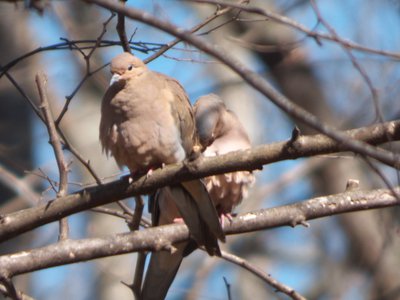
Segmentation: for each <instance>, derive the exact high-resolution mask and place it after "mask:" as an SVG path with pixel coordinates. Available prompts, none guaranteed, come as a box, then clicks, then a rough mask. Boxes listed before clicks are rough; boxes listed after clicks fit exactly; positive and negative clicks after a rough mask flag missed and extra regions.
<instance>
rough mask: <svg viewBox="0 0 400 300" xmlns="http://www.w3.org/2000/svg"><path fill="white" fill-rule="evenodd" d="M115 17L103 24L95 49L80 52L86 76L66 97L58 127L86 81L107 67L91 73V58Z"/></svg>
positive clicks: (57, 121)
mask: <svg viewBox="0 0 400 300" xmlns="http://www.w3.org/2000/svg"><path fill="white" fill-rule="evenodd" d="M114 16H115V14H114V13H112V14H111V16H110V17H109V18H108V19H107V20H106V21H105V22H104V23H103V29H102V31H101V33H100V35H99V36H98V37H97V39H96V43H95V45H94V47H93V48H92V49H91V50H90V52H89V53H88V54H87V55H86V54H85V52H83V51H82V50H80V53H81V54H82V55H83V58H84V59H85V62H86V74H85V76H84V77H83V79H82V80H81V81H80V82H79V83H78V86H77V87H76V88H75V90H74V91H73V92H72V94H71V95H69V96H66V97H65V100H66V101H65V104H64V107H63V108H62V110H61V112H60V115H59V116H58V118H57V119H56V122H55V123H56V126H57V127H59V125H60V122H61V120H62V118H63V117H64V115H65V113H66V112H67V111H68V107H69V104H70V103H71V100H72V98H73V97H74V95H75V94H76V93H77V92H78V90H79V89H80V88H81V86H82V85H83V83H84V82H85V81H86V79H88V78H89V77H90V76H92V75H93V74H94V73H96V72H98V71H100V70H102V69H103V68H104V67H105V66H107V64H106V65H103V66H101V67H99V68H97V70H96V71H94V72H91V71H90V58H91V57H92V55H93V53H94V52H95V51H96V49H97V48H98V47H99V45H100V43H101V39H102V38H103V36H104V35H105V34H106V32H107V25H108V24H109V23H110V22H111V20H112V19H113V18H114ZM75 47H76V48H77V49H79V47H78V46H76V45H75Z"/></svg>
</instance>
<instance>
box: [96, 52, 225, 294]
mask: <svg viewBox="0 0 400 300" xmlns="http://www.w3.org/2000/svg"><path fill="white" fill-rule="evenodd" d="M111 72H112V73H113V76H112V79H111V82H110V87H109V88H108V90H107V91H106V93H105V95H104V97H103V101H102V106H101V121H100V141H101V144H102V147H103V150H104V151H105V152H106V154H107V155H108V154H111V155H112V156H114V158H115V160H116V162H117V164H118V165H119V166H120V167H122V166H127V167H128V168H129V170H130V171H131V173H132V174H142V173H143V174H144V173H148V172H149V171H150V170H152V169H155V168H158V167H162V166H163V165H164V164H172V163H177V162H181V161H184V160H186V159H192V158H195V157H196V156H198V155H199V154H198V150H196V149H198V148H200V145H199V142H198V136H197V132H196V127H195V120H194V115H193V111H192V106H191V105H190V102H189V99H188V96H187V95H186V92H185V91H184V89H183V87H182V86H181V85H180V84H179V83H178V82H177V81H176V80H175V79H173V78H171V77H168V76H166V75H164V74H161V73H157V72H153V71H151V70H150V69H148V68H147V66H146V65H145V64H144V63H143V62H142V61H141V60H140V59H139V58H137V57H135V56H133V55H131V54H129V53H123V54H120V55H118V56H117V57H115V58H114V59H113V60H112V61H111ZM156 195H157V197H156V199H155V200H156V201H155V205H154V208H153V212H152V213H153V214H155V215H156V216H155V217H154V216H153V219H154V220H155V222H154V223H155V224H157V225H162V224H169V223H173V222H174V220H175V219H176V218H180V217H182V218H183V220H184V221H185V223H186V224H187V226H188V227H189V231H190V234H191V237H192V238H193V239H194V240H195V241H196V243H197V244H198V245H199V246H203V245H204V247H205V248H206V250H207V252H208V253H209V254H210V255H220V250H219V246H218V242H217V239H220V240H222V241H224V240H225V235H224V232H223V230H222V227H221V224H220V222H219V219H218V215H217V212H216V210H215V207H214V205H213V203H212V201H211V199H210V197H209V195H208V193H207V190H206V188H205V186H204V184H203V183H202V182H201V181H200V180H192V181H187V182H182V183H181V184H178V185H174V186H171V187H165V188H162V189H161V190H160V191H158V192H157V194H156ZM192 243H193V242H186V243H184V244H183V246H182V247H181V248H179V247H178V249H180V250H178V251H176V252H175V253H174V254H171V253H169V252H166V251H160V252H155V253H153V254H152V257H151V260H150V265H149V266H150V267H149V268H148V271H147V274H146V279H145V283H144V287H143V299H162V298H163V297H164V296H165V295H164V296H157V290H158V289H157V288H156V289H155V287H157V286H166V291H168V287H169V285H170V283H171V282H172V280H173V278H174V276H175V273H176V271H177V270H178V268H179V265H180V262H181V260H182V257H183V255H184V254H185V253H184V252H185V251H186V248H187V247H189V246H190V245H192ZM189 248H190V247H189ZM193 249H195V247H193ZM179 251H180V252H179ZM189 252H190V251H189ZM177 253H178V254H179V253H181V255H180V257H179V255H178V258H177V259H175V257H177V255H176V254H177ZM164 265H165V266H166V267H165V268H163V266H164ZM152 266H153V267H154V268H153V269H152V268H151V267H152ZM158 266H159V267H158ZM160 268H161V269H160ZM160 270H161V271H162V272H164V271H165V270H169V273H168V274H169V275H170V276H169V278H163V276H161V277H160V276H158V277H157V276H154V274H157V273H158V272H159V271H160ZM165 277H167V276H165ZM159 280H161V281H163V282H159ZM164 282H166V283H164ZM166 291H165V289H164V290H163V291H162V293H161V295H162V294H166ZM158 294H160V293H158ZM157 297H158V298H157Z"/></svg>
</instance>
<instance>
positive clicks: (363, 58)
mask: <svg viewBox="0 0 400 300" xmlns="http://www.w3.org/2000/svg"><path fill="white" fill-rule="evenodd" d="M38 3H40V4H43V3H45V4H46V5H45V6H44V10H43V12H41V13H40V12H39V11H38V10H36V9H29V8H28V7H27V5H28V4H29V1H17V2H16V3H8V2H4V1H1V2H0V65H1V66H5V65H7V64H9V63H10V62H12V61H14V60H17V61H16V64H15V65H13V67H12V68H10V69H9V74H10V75H11V76H12V77H13V78H14V79H15V80H16V82H17V83H18V84H19V86H20V87H21V88H22V89H23V91H24V92H25V93H26V95H28V96H29V97H30V98H31V99H32V100H33V101H34V102H35V103H38V92H37V89H36V86H35V81H34V77H35V74H36V73H37V72H38V71H40V70H42V71H44V72H45V73H46V74H47V76H48V89H49V99H50V101H51V105H52V109H53V112H54V115H55V116H58V114H59V113H60V111H61V110H62V107H63V105H64V103H65V101H66V98H68V97H71V96H72V100H71V103H70V106H69V109H68V111H67V113H66V114H65V116H64V118H63V119H62V122H61V128H62V129H63V131H64V133H65V134H66V136H67V137H68V139H69V141H70V143H71V144H72V145H73V146H74V147H75V148H76V149H77V150H78V151H79V153H81V155H82V156H83V157H85V158H86V159H90V162H91V165H92V167H93V168H94V170H95V171H96V173H97V174H98V175H99V176H100V177H101V178H102V179H104V180H105V181H109V180H115V179H118V178H119V177H120V176H121V175H122V174H126V173H127V172H126V170H123V171H121V170H119V169H118V168H117V167H116V165H115V163H114V161H113V159H107V158H106V156H105V155H103V154H102V153H101V148H100V145H99V141H98V126H99V120H100V103H101V99H102V96H103V94H104V92H105V90H106V88H107V86H108V82H109V79H110V72H109V69H108V68H107V67H105V68H103V69H101V70H100V71H99V72H96V73H95V74H93V75H92V76H90V77H89V78H88V79H87V80H85V81H84V83H83V84H82V86H80V88H79V89H78V87H79V84H80V82H81V81H82V79H83V78H84V77H85V76H86V74H87V69H86V68H87V65H86V61H85V59H84V57H83V56H82V54H81V52H80V51H79V50H78V49H76V47H75V49H74V45H78V46H80V47H83V44H70V45H72V46H71V47H69V46H68V44H67V43H66V41H82V40H84V41H89V43H88V44H85V45H89V46H93V45H94V42H95V40H96V39H97V37H98V36H99V35H100V34H101V32H102V30H103V23H104V22H105V21H107V19H109V18H110V16H111V13H110V12H108V11H106V10H104V9H100V8H98V7H96V6H95V5H87V4H85V3H83V2H81V1H39V2H38ZM38 3H36V4H38ZM250 4H251V5H252V6H258V7H262V8H264V9H268V10H271V11H274V12H276V13H279V14H282V15H284V16H287V17H289V18H292V19H293V20H295V21H296V22H299V23H301V24H303V25H304V26H307V27H308V28H310V29H315V30H317V31H319V32H328V31H327V29H326V28H325V27H324V26H323V25H322V24H320V23H319V22H318V20H317V18H316V14H315V11H314V10H313V9H312V6H311V5H310V2H309V1H302V0H292V1H289V0H288V1H261V0H260V1H255V0H253V1H250ZM127 5H129V6H133V7H135V8H139V9H142V10H144V11H147V12H149V13H151V14H152V15H155V16H157V17H159V18H161V19H164V20H168V21H170V22H172V23H174V24H176V25H178V26H180V27H183V28H186V29H188V28H191V27H193V26H194V25H196V24H198V23H200V22H202V21H203V20H204V19H206V18H207V17H208V16H210V15H212V14H213V13H214V12H215V7H214V6H212V5H205V4H196V3H193V2H185V1H174V0H168V1H161V0H152V1H146V0H129V1H128V2H127ZM317 5H318V7H319V9H320V11H321V15H322V17H323V18H324V20H325V21H326V22H328V23H329V24H330V26H332V27H333V28H334V29H335V30H336V32H337V34H338V35H339V36H340V37H341V38H343V39H345V40H351V41H353V42H356V43H359V44H362V45H365V46H368V47H369V48H374V49H378V50H388V51H393V52H398V51H399V49H400V32H399V31H400V2H399V1H395V0H384V1H382V0H379V1H378V0H371V1H361V0H350V1H344V0H339V1H323V0H321V1H317ZM116 19H117V18H116V17H114V18H113V19H112V20H111V21H110V23H108V24H107V26H106V29H107V32H106V33H105V35H104V36H103V40H104V41H108V42H109V43H104V44H102V45H107V47H106V46H104V47H99V48H97V49H96V50H95V51H94V53H93V55H92V56H91V57H90V70H91V71H93V70H96V69H97V68H99V67H101V66H103V65H105V64H107V63H109V61H110V59H111V58H112V57H113V56H115V55H116V54H118V53H120V52H121V51H122V48H121V46H119V45H116V44H118V43H112V42H118V41H119V39H118V35H117V32H116V30H115V25H116ZM126 30H127V35H128V38H129V37H131V36H132V44H131V45H132V47H134V48H133V52H134V54H135V55H137V56H139V57H141V58H143V59H144V58H146V57H149V56H150V55H151V54H153V53H154V51H156V50H158V49H159V48H160V47H161V46H162V45H163V44H164V43H168V42H169V41H171V40H173V39H174V38H173V37H172V36H169V35H167V34H164V33H163V32H161V31H159V30H157V29H153V28H151V27H149V26H146V25H144V24H141V23H138V22H134V21H131V20H126ZM199 33H200V34H202V37H203V38H204V39H206V40H208V41H210V42H212V43H214V44H217V45H218V46H220V47H221V48H224V49H225V50H226V51H228V52H229V54H230V55H232V56H234V57H236V58H237V59H239V60H240V61H241V62H242V63H245V64H246V65H247V66H248V67H250V68H251V69H252V70H254V71H256V72H258V73H259V74H260V76H263V77H265V78H267V79H268V80H269V81H270V82H272V83H273V85H274V86H275V87H276V88H278V89H279V90H280V91H281V92H282V93H284V94H285V95H287V96H288V97H289V98H290V99H291V100H292V101H293V102H295V103H297V104H298V105H300V106H302V107H304V108H305V109H307V110H309V111H310V112H312V113H313V114H315V115H317V116H318V117H319V118H320V119H322V120H324V121H325V122H326V123H327V124H330V125H331V126H335V127H336V128H339V129H348V128H354V127H360V126H365V125H370V124H372V123H374V122H376V121H377V109H376V105H375V104H374V101H373V94H372V93H371V89H370V88H369V87H368V85H367V84H366V80H365V79H364V78H363V76H361V74H360V72H359V71H358V70H357V68H356V67H355V66H354V65H353V63H352V61H351V60H350V59H349V56H348V53H347V52H346V51H345V50H344V49H343V48H342V47H341V46H340V45H338V44H337V43H334V42H328V41H325V40H320V43H317V41H316V40H315V39H313V38H311V37H309V36H307V35H305V34H304V33H301V32H299V31H296V30H294V29H292V28H289V27H288V26H287V25H280V24H277V23H276V22H274V21H272V20H267V19H266V18H265V17H262V16H256V15H251V14H248V13H244V12H241V13H239V12H238V11H236V10H233V11H232V12H230V13H228V14H226V15H224V16H221V17H219V18H217V19H216V20H214V21H213V22H212V23H210V24H209V25H207V26H206V27H204V28H203V29H201V30H200V31H199ZM90 41H91V42H90ZM113 44H114V45H113ZM54 45H57V46H54ZM60 45H61V46H60ZM62 45H64V46H63V47H62ZM52 46H54V47H52ZM40 47H42V49H40V51H39V50H38V51H37V53H35V54H34V55H30V56H28V57H26V58H23V59H19V58H21V57H22V56H23V55H25V54H26V53H29V52H30V51H33V50H35V49H39V48H40ZM44 47H49V49H48V50H47V51H44V50H45V49H43V48H44ZM60 48H62V49H60ZM84 51H85V52H86V53H88V52H89V51H90V49H86V50H84ZM350 51H351V50H350ZM352 53H353V55H354V57H355V59H356V61H357V63H358V64H359V66H361V68H362V69H363V70H364V71H365V74H367V76H368V78H369V79H370V80H371V82H372V85H373V89H374V92H375V93H376V95H377V97H378V102H379V107H380V110H381V117H382V119H383V120H385V121H387V120H394V119H399V117H400V105H399V103H400V102H399V101H400V99H399V95H400V84H399V83H400V68H399V62H398V61H396V60H395V59H393V58H389V57H386V56H384V55H372V54H368V53H365V52H357V51H352ZM149 67H150V68H151V69H153V70H156V71H159V72H162V73H165V74H168V75H170V76H172V77H175V78H177V79H178V80H179V81H180V82H181V83H182V85H183V86H184V87H185V89H186V91H187V92H188V94H189V96H190V99H191V101H192V102H194V101H195V100H196V99H197V98H198V97H199V96H201V95H204V94H207V93H210V92H214V93H217V94H219V95H221V97H222V98H223V99H224V100H225V102H226V103H227V105H228V107H230V108H231V109H232V110H234V111H235V112H236V113H237V114H238V116H239V118H240V119H241V121H242V122H243V124H244V125H245V127H246V129H247V131H248V133H249V134H250V136H251V139H252V142H253V144H254V145H259V144H265V143H270V142H274V141H282V140H287V139H288V138H290V136H291V132H292V130H293V128H294V126H296V125H297V126H298V127H299V128H300V129H301V131H302V133H304V134H312V133H314V132H313V131H312V130H310V129H309V128H307V127H306V126H304V125H303V124H302V123H301V122H298V121H296V120H293V119H291V118H290V117H289V116H287V115H285V114H284V113H282V112H281V111H280V110H279V109H278V108H276V107H275V106H274V105H272V104H271V102H270V101H269V100H268V99H266V98H265V97H263V96H261V95H260V94H259V93H258V92H256V91H255V90H253V89H252V88H251V87H249V86H248V85H247V84H246V83H244V82H243V80H242V79H241V78H239V77H238V76H237V75H235V74H233V73H232V72H231V71H230V70H229V69H228V68H227V67H225V66H224V65H223V64H221V63H220V62H217V61H215V60H214V59H213V58H212V57H209V56H207V55H206V54H204V53H201V52H199V51H198V50H196V49H194V48H192V47H190V46H189V45H186V44H184V43H180V44H178V45H177V46H176V47H175V48H174V49H172V50H170V51H168V52H166V53H165V55H163V56H161V57H159V58H157V59H156V60H154V61H152V62H151V63H150V64H149ZM48 139H49V138H48V136H47V131H46V128H45V126H44V124H43V123H42V122H41V121H40V120H39V118H38V117H37V116H36V115H35V114H34V113H33V110H32V108H31V107H30V106H29V104H28V102H27V101H26V99H24V97H22V96H21V94H20V93H19V92H18V91H17V89H16V88H15V87H14V86H13V85H12V84H11V83H10V81H9V80H8V79H7V77H6V76H2V77H0V213H1V214H6V213H9V212H12V211H16V210H19V209H23V208H27V207H30V206H34V205H35V204H36V203H42V202H45V201H48V200H50V199H52V198H54V197H55V193H54V191H52V188H51V184H50V183H49V181H57V180H58V171H57V165H56V161H55V158H54V155H53V150H52V148H51V147H50V145H49V143H48ZM66 155H67V160H68V162H69V163H70V169H71V171H70V173H69V181H70V184H69V192H73V191H76V190H79V189H81V188H83V187H85V186H88V185H93V184H95V181H94V179H93V177H91V176H90V174H89V173H88V172H87V170H86V169H85V168H84V167H83V166H82V165H81V164H80V163H79V161H78V160H77V159H76V158H75V157H73V156H72V155H71V154H70V153H69V152H66ZM377 167H378V168H379V169H380V170H381V172H382V174H384V176H385V177H386V179H387V180H388V181H390V182H391V184H393V185H397V184H398V177H397V173H396V172H395V170H394V169H390V168H388V167H383V166H380V165H377ZM256 177H257V183H256V185H255V186H254V187H253V188H252V189H251V191H250V193H249V196H248V197H247V199H245V200H244V201H243V203H242V204H241V205H240V206H239V207H238V208H237V209H236V212H239V213H241V212H246V211H251V210H257V209H259V208H267V207H273V206H279V205H284V204H288V203H293V202H296V201H301V200H305V199H308V198H310V197H315V196H319V195H328V194H334V193H340V192H343V191H344V190H345V186H346V182H347V180H348V179H358V180H359V181H360V186H361V188H365V189H372V188H382V187H383V188H384V187H386V185H385V184H384V183H383V182H382V180H381V178H380V177H379V176H378V175H377V174H376V173H375V172H374V171H372V170H371V168H370V167H369V166H368V165H366V163H365V161H363V160H361V159H359V158H358V157H356V156H354V155H352V154H340V155H324V156H318V157H313V158H308V159H298V160H296V161H285V162H280V163H275V164H272V165H267V166H265V167H264V170H263V171H259V172H257V173H256ZM16 182H17V183H18V184H16ZM126 203H127V204H128V205H130V206H131V207H133V205H134V202H133V200H132V199H128V200H126ZM110 207H115V206H113V205H111V206H110ZM146 214H147V209H146ZM399 220H400V219H399V209H398V208H389V209H382V210H373V211H367V212H360V213H351V214H345V215H341V216H337V217H330V218H323V219H320V220H315V221H312V222H310V225H311V226H310V227H309V228H304V227H301V226H298V227H296V228H279V229H273V230H266V231H261V232H255V233H250V234H242V235H238V236H229V237H228V241H227V243H226V245H223V248H224V249H225V250H227V251H229V252H232V253H234V254H236V255H239V256H241V257H243V258H245V259H247V260H248V261H249V262H251V263H253V264H254V265H256V266H258V267H259V268H261V269H262V270H263V271H264V272H265V273H268V274H271V276H272V277H274V278H276V279H277V280H279V281H281V282H282V283H284V284H287V285H289V286H291V287H292V288H294V289H295V290H296V291H298V292H300V293H301V294H302V295H304V296H305V297H307V298H308V299H321V300H326V299H400V251H399V249H400V248H399V246H400V231H399V230H400V229H399ZM69 221H70V227H71V237H72V238H85V237H94V236H104V235H109V234H114V233H118V232H126V231H128V228H127V226H126V224H125V222H124V221H123V220H122V219H118V218H116V217H112V216H108V215H104V214H99V213H95V212H84V213H80V214H77V215H74V216H72V217H69ZM57 234H58V224H56V223H54V224H49V225H46V226H43V227H41V228H40V229H38V230H34V231H32V232H29V233H26V234H23V235H21V236H19V237H17V238H14V239H12V240H10V241H8V242H6V243H3V244H2V245H1V248H0V252H1V254H4V253H11V252H15V251H20V250H25V249H30V248H33V247H41V246H45V245H48V244H50V243H54V242H56V240H57ZM135 259H136V255H135V254H130V255H123V256H118V257H112V258H106V259H101V260H96V261H91V262H86V263H80V264H75V265H70V266H63V267H58V268H53V269H49V270H44V271H39V272H35V273H32V274H28V275H22V276H18V277H17V278H16V279H15V282H16V285H17V288H18V289H20V290H22V291H24V292H26V293H27V294H29V295H31V296H33V297H35V298H37V299H45V300H47V299H48V300H50V299H60V300H62V299H79V300H80V299H82V300H83V299H132V295H131V292H130V290H129V289H128V288H126V287H125V286H124V285H123V284H121V281H124V282H128V283H130V282H131V281H132V277H133V270H134V264H135ZM224 279H226V280H227V282H229V283H230V285H231V293H232V299H287V297H286V296H284V295H282V294H279V293H276V292H275V291H274V290H273V289H272V288H271V287H270V286H268V285H266V284H265V283H264V282H263V281H261V280H260V279H258V278H256V277H255V276H254V275H252V274H250V273H249V272H247V271H245V270H243V269H241V268H239V267H237V266H236V265H232V264H230V263H228V262H225V261H223V260H220V259H216V258H210V257H207V255H206V254H205V253H203V252H201V251H196V252H195V253H193V254H192V255H190V256H189V257H188V258H187V259H185V260H184V262H183V265H182V266H181V269H180V271H179V273H178V276H177V278H176V280H175V282H174V284H173V286H172V287H171V288H170V291H169V294H168V297H167V299H215V300H216V299H228V296H227V290H226V286H225V283H224ZM0 297H1V296H0Z"/></svg>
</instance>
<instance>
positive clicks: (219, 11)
mask: <svg viewBox="0 0 400 300" xmlns="http://www.w3.org/2000/svg"><path fill="white" fill-rule="evenodd" d="M242 2H244V1H240V2H239V3H242ZM231 10H232V8H229V7H228V8H224V9H217V11H216V12H215V13H213V14H212V15H211V16H209V17H208V18H207V19H205V20H204V21H203V22H201V23H200V24H197V25H196V26H194V27H193V28H191V29H189V31H190V32H191V33H195V32H197V31H199V30H200V29H201V28H203V27H204V26H206V25H207V24H209V23H211V22H212V21H214V20H215V19H217V18H218V17H220V16H222V15H225V14H227V13H228V12H230V11H231ZM181 41H182V39H180V38H177V39H175V40H173V41H171V42H169V43H168V44H166V45H164V46H163V47H161V49H160V50H158V51H157V52H156V53H154V54H153V55H151V56H150V57H148V58H146V59H145V60H144V63H146V64H148V63H149V62H151V61H153V60H155V59H156V58H157V57H159V56H161V55H163V54H164V53H165V52H167V51H168V50H169V49H171V48H172V47H174V46H175V45H177V44H179V43H180V42H181Z"/></svg>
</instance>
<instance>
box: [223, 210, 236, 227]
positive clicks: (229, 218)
mask: <svg viewBox="0 0 400 300" xmlns="http://www.w3.org/2000/svg"><path fill="white" fill-rule="evenodd" d="M225 219H228V220H229V223H232V221H233V217H232V215H231V214H230V213H221V214H220V220H221V226H222V227H224V224H225Z"/></svg>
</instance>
